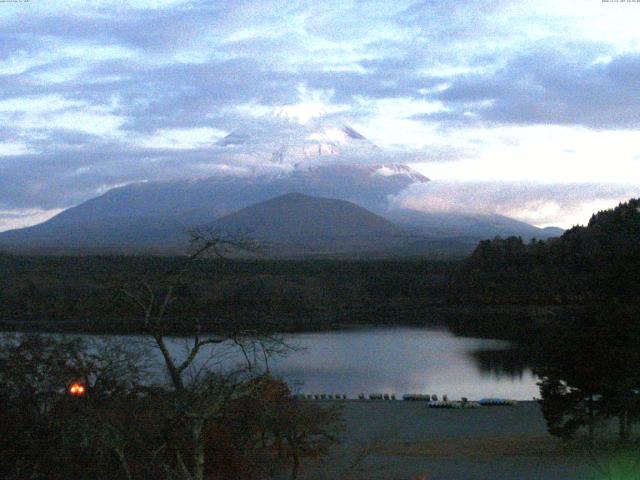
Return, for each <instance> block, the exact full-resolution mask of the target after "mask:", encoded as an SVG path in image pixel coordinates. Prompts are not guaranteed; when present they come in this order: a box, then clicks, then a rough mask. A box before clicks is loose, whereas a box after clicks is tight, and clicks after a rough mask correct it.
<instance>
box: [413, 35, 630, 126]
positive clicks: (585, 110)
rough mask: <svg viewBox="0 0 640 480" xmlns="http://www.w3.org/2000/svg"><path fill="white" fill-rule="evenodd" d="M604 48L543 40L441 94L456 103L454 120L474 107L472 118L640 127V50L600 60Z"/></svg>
mask: <svg viewBox="0 0 640 480" xmlns="http://www.w3.org/2000/svg"><path fill="white" fill-rule="evenodd" d="M604 52H606V50H605V49H603V48H602V47H598V46H596V45H593V44H588V45H579V46H575V47H574V48H572V49H555V48H550V47H548V46H545V45H543V46H542V47H541V49H540V50H539V49H537V48H534V49H532V50H531V51H528V52H526V53H524V54H523V55H520V56H518V57H516V58H514V59H512V60H511V61H509V62H508V63H507V65H506V66H505V67H504V68H502V69H500V70H498V71H497V72H494V73H492V74H488V75H486V74H470V75H462V76H460V77H459V78H458V79H454V80H453V81H452V84H451V86H450V87H449V88H447V89H445V90H444V91H442V92H441V93H439V94H438V95H436V98H438V99H439V100H440V101H441V102H443V103H444V104H445V105H451V106H452V110H454V111H455V114H454V115H449V119H451V120H455V119H458V120H461V121H462V120H464V115H465V113H466V112H471V113H474V114H475V116H473V117H472V120H480V121H489V122H494V123H507V124H521V125H530V124H558V125H582V126H586V127H591V128H638V127H640V117H639V116H638V115H637V111H638V109H639V108H640V97H639V96H638V94H637V92H638V90H639V89H640V54H636V53H634V54H628V55H621V56H618V57H614V58H613V59H611V60H609V61H605V62H601V61H596V60H597V59H598V58H599V56H600V55H602V54H603V53H604ZM421 118H429V115H428V114H426V115H421ZM441 118H445V119H446V116H444V117H441Z"/></svg>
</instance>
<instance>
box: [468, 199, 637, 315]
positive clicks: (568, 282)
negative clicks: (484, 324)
mask: <svg viewBox="0 0 640 480" xmlns="http://www.w3.org/2000/svg"><path fill="white" fill-rule="evenodd" d="M638 272H640V200H639V199H632V200H629V201H628V202H625V203H621V204H620V205H618V206H617V207H616V208H614V209H611V210H605V211H601V212H598V213H596V214H594V215H593V216H592V217H591V219H590V221H589V223H588V225H587V226H586V227H581V226H576V227H573V228H572V229H570V230H567V231H566V232H565V233H564V234H563V235H562V236H561V237H559V238H554V239H550V240H548V241H546V242H544V241H536V240H532V241H531V242H529V243H525V242H523V240H522V239H521V238H518V237H509V238H505V239H501V238H496V239H494V240H485V241H482V242H480V244H479V245H478V247H477V248H476V250H475V251H474V252H473V254H472V255H471V257H470V258H468V259H467V260H466V261H465V265H464V268H463V270H462V274H461V275H460V276H459V278H458V281H457V287H458V288H457V289H458V292H459V294H460V295H461V297H463V298H465V299H466V300H468V301H473V302H480V303H516V304H532V303H534V304H546V305H549V304H563V305H571V304H585V303H592V302H599V301H602V300H607V299H608V300H611V299H616V300H619V301H621V302H623V303H627V304H628V303H634V304H635V303H638V302H639V300H640V296H639V294H640V275H639V274H638Z"/></svg>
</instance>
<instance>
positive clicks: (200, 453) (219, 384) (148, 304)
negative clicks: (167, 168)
mask: <svg viewBox="0 0 640 480" xmlns="http://www.w3.org/2000/svg"><path fill="white" fill-rule="evenodd" d="M190 234H191V242H190V253H189V254H188V256H187V258H186V259H185V261H184V264H183V265H182V267H181V268H180V269H179V270H178V271H176V272H175V273H174V274H172V275H171V276H170V278H169V279H168V281H166V282H165V284H164V286H163V287H158V286H157V285H151V284H150V283H149V282H147V281H143V282H140V283H139V284H138V285H133V286H128V287H125V288H123V289H122V293H123V294H124V295H126V296H127V297H128V298H129V299H130V300H131V302H132V303H133V304H134V305H136V306H137V307H138V308H139V309H140V312H141V313H142V315H143V319H144V331H145V332H146V334H147V335H149V336H150V337H151V338H152V339H153V342H154V343H155V346H156V347H157V348H158V349H159V351H160V353H161V355H162V359H163V362H164V368H165V370H166V372H167V374H168V377H169V379H170V384H171V388H172V390H173V402H172V405H173V409H174V416H175V418H174V421H177V422H178V423H180V424H181V426H182V427H183V428H184V429H185V431H186V432H187V435H188V437H189V438H188V440H189V443H190V448H187V449H185V448H181V447H182V446H181V445H178V444H175V443H176V442H172V441H168V443H174V444H173V445H167V446H168V447H169V448H171V449H173V451H174V456H175V468H176V472H175V474H176V475H177V476H178V477H179V478H182V479H185V480H187V479H188V480H203V479H204V475H205V460H206V459H205V447H206V445H205V435H204V428H205V426H206V423H207V422H208V421H209V420H210V419H212V418H214V417H216V416H217V415H219V414H220V412H221V411H222V410H223V409H224V407H225V406H226V405H228V403H229V402H230V401H231V400H233V399H237V398H240V397H242V396H246V395H247V394H248V393H250V392H249V391H250V390H252V389H253V390H256V389H257V388H259V386H260V379H261V377H262V375H264V373H265V372H267V371H268V367H269V358H270V357H272V356H274V355H282V354H285V353H286V352H287V351H288V350H290V347H289V346H288V345H286V344H285V343H284V342H283V340H282V338H280V337H279V336H277V335H273V334H269V333H264V332H260V331H258V330H256V329H255V328H254V329H250V330H249V329H242V328H238V327H236V328H233V329H231V330H229V329H227V330H226V331H224V332H217V333H211V332H204V331H203V329H202V326H201V323H200V320H199V319H197V318H196V319H194V323H193V329H192V332H191V334H192V338H191V340H190V343H189V345H188V347H187V349H186V352H185V355H184V357H183V358H181V359H178V358H177V357H176V356H174V355H173V354H172V352H171V351H170V349H169V346H168V344H167V334H168V332H170V325H169V324H168V319H167V313H168V309H169V307H170V306H171V305H172V304H174V303H175V302H176V301H177V300H178V298H179V297H178V295H177V293H176V292H177V291H178V290H179V288H180V287H181V286H183V285H184V284H189V283H192V282H194V278H193V274H194V272H195V267H196V264H197V263H198V261H199V260H200V259H201V258H203V257H205V256H208V255H213V256H214V257H217V258H222V259H224V258H227V256H228V255H230V254H235V253H237V252H256V251H257V250H258V249H259V245H257V244H256V243H255V242H253V241H251V240H249V239H247V238H246V237H244V236H239V235H233V236H230V235H226V234H224V233H222V232H219V231H216V230H210V229H198V230H193V231H191V232H190ZM223 342H229V343H231V344H232V345H234V346H236V347H237V348H238V349H239V351H240V352H241V353H242V356H243V358H244V360H245V362H246V365H245V367H244V368H243V369H242V370H241V371H235V372H232V373H231V374H227V375H220V374H218V375H214V376H211V375H204V376H203V378H200V379H199V380H198V381H192V382H191V383H189V381H188V378H187V372H188V371H189V369H190V368H191V367H193V366H194V365H195V364H196V360H197V359H198V357H199V356H204V355H206V354H208V355H213V354H215V353H212V352H211V349H210V347H214V346H215V345H219V344H221V343H223ZM205 350H208V352H205ZM261 366H262V367H264V368H260V367H261ZM248 377H251V378H252V379H253V381H251V382H248V381H247V378H248ZM185 454H188V455H189V456H190V458H184V456H185Z"/></svg>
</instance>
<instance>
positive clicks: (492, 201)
mask: <svg viewBox="0 0 640 480" xmlns="http://www.w3.org/2000/svg"><path fill="white" fill-rule="evenodd" d="M638 196H640V185H632V184H627V185H620V184H603V183H573V184H559V183H549V184H544V183H531V182H441V181H433V182H429V183H427V184H416V185H413V186H411V187H409V188H408V189H406V190H405V191H403V192H402V193H401V194H399V195H398V196H396V197H394V198H392V199H390V204H391V205H392V206H394V207H399V208H411V209H414V210H421V211H426V212H455V213H479V214H493V213H498V214H501V215H505V216H508V217H512V218H516V219H519V220H522V221H524V222H527V223H531V224H533V225H537V226H543V227H544V226H550V225H554V226H560V227H563V228H569V227H571V226H573V225H576V224H584V223H586V222H587V221H588V220H589V218H590V216H591V215H592V214H593V213H594V212H596V211H598V210H603V209H605V208H612V207H614V206H615V205H616V204H617V203H619V202H621V201H625V200H628V199H629V198H631V197H638Z"/></svg>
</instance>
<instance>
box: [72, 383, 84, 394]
mask: <svg viewBox="0 0 640 480" xmlns="http://www.w3.org/2000/svg"><path fill="white" fill-rule="evenodd" d="M84 391H85V389H84V385H82V384H80V383H72V384H71V385H69V393H70V394H71V395H75V396H80V395H84Z"/></svg>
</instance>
